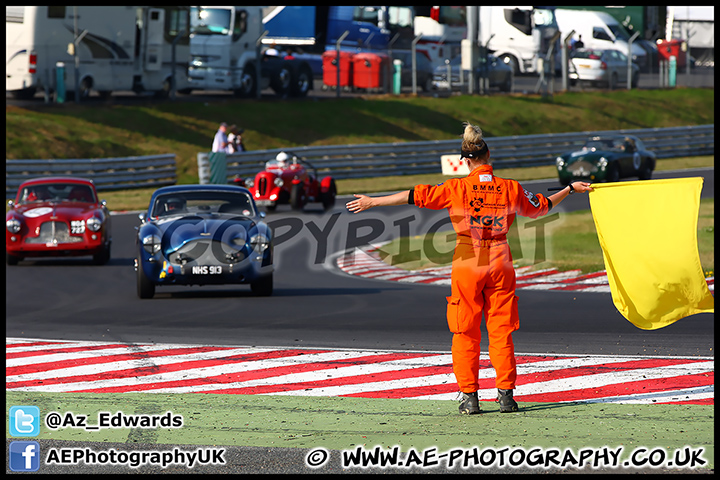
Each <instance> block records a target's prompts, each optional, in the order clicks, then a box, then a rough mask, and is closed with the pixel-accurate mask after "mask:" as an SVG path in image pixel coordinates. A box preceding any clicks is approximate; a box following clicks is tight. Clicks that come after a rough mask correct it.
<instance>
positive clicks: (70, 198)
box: [5, 177, 112, 265]
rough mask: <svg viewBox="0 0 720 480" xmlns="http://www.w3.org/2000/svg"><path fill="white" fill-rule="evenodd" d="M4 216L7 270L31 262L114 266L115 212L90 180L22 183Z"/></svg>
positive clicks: (56, 178) (62, 179)
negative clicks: (87, 258) (68, 260)
mask: <svg viewBox="0 0 720 480" xmlns="http://www.w3.org/2000/svg"><path fill="white" fill-rule="evenodd" d="M8 205H9V206H10V209H9V210H8V212H7V213H6V214H5V258H6V261H7V264H8V265H17V263H18V262H19V261H20V260H22V259H24V258H26V257H64V256H83V255H92V257H93V261H94V262H95V263H96V264H98V265H101V264H104V263H107V262H108V260H110V247H111V243H112V236H111V230H110V223H111V222H110V212H109V211H108V209H107V207H106V205H105V201H104V200H98V196H97V191H96V190H95V185H94V184H93V182H92V181H91V180H87V179H84V178H77V177H40V178H34V179H32V180H27V181H25V182H23V183H22V184H21V185H20V187H19V188H18V192H17V196H16V197H15V200H14V201H13V200H10V201H8Z"/></svg>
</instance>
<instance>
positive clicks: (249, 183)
mask: <svg viewBox="0 0 720 480" xmlns="http://www.w3.org/2000/svg"><path fill="white" fill-rule="evenodd" d="M245 186H246V187H248V188H252V187H254V186H255V180H253V179H252V178H246V179H245Z"/></svg>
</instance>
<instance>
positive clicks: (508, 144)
mask: <svg viewBox="0 0 720 480" xmlns="http://www.w3.org/2000/svg"><path fill="white" fill-rule="evenodd" d="M609 134H626V135H635V136H637V137H638V138H640V139H641V140H642V141H643V142H645V146H646V147H647V148H648V149H649V150H652V151H653V152H655V154H656V155H657V157H658V158H673V157H691V156H698V155H713V154H714V153H715V125H714V124H713V125H702V126H693V127H672V128H651V129H633V130H607V131H594V132H577V133H554V134H541V135H522V136H511V137H488V138H487V139H486V140H487V142H488V145H489V146H490V150H491V152H492V158H493V166H494V167H495V168H496V169H500V168H518V167H532V166H541V165H554V164H555V158H556V157H557V156H558V155H560V154H562V153H565V152H567V151H569V150H573V149H575V148H577V147H579V146H581V145H582V144H583V143H584V142H585V140H586V139H587V138H588V137H589V136H592V135H609ZM281 151H291V152H293V153H295V154H296V155H298V156H300V157H301V158H303V159H305V160H307V161H308V162H310V163H311V164H312V165H313V166H314V167H315V168H316V169H317V170H318V174H319V175H332V176H333V178H335V179H346V178H364V177H382V176H393V175H417V174H423V173H442V169H441V166H440V157H441V156H442V155H446V154H452V153H458V155H459V153H460V140H459V138H458V139H457V140H439V141H429V142H412V143H381V144H368V145H342V146H338V145H333V146H320V147H287V148H280V149H272V150H260V151H250V152H241V153H233V154H228V155H227V166H226V168H227V181H228V182H230V181H232V179H233V178H234V177H235V176H240V177H242V178H246V177H249V176H254V175H255V174H256V173H257V172H258V171H259V170H262V169H263V167H264V164H265V162H266V161H268V160H270V159H272V158H275V156H276V155H277V154H278V153H279V152H281ZM197 159H198V168H200V169H203V168H204V169H207V168H209V167H208V165H209V160H208V154H207V153H198V156H197ZM206 178H207V177H206ZM201 181H202V178H201ZM206 181H207V180H206Z"/></svg>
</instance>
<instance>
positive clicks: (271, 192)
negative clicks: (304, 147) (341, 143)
mask: <svg viewBox="0 0 720 480" xmlns="http://www.w3.org/2000/svg"><path fill="white" fill-rule="evenodd" d="M235 183H236V184H237V185H242V186H245V187H247V188H248V190H250V193H252V196H253V199H254V200H255V203H256V204H257V205H258V206H261V207H265V208H266V209H267V210H269V211H273V210H275V208H276V207H277V206H278V205H282V204H288V203H289V204H290V206H291V207H292V208H293V210H302V209H303V208H304V207H305V205H306V204H308V203H311V202H320V203H322V205H323V208H324V209H325V210H329V209H330V208H332V207H333V205H335V197H336V195H337V188H336V186H335V180H333V178H332V177H329V176H328V177H324V178H323V179H322V180H319V179H318V176H317V170H316V169H315V167H313V166H312V164H310V162H308V161H306V160H303V159H301V158H299V157H298V156H297V155H295V154H294V153H285V152H280V153H278V154H277V156H276V157H275V158H274V159H272V160H270V161H268V162H267V163H266V164H265V170H263V171H261V172H258V173H257V174H256V175H255V177H254V178H247V179H242V178H236V179H235Z"/></svg>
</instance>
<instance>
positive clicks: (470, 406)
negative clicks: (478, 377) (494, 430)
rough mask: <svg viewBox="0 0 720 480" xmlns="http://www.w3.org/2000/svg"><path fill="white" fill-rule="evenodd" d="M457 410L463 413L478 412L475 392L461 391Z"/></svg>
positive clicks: (472, 413) (478, 407)
mask: <svg viewBox="0 0 720 480" xmlns="http://www.w3.org/2000/svg"><path fill="white" fill-rule="evenodd" d="M459 410H460V413H462V414H463V415H474V414H476V413H480V405H479V404H478V396H477V392H471V393H465V392H463V394H462V400H461V401H460V408H459Z"/></svg>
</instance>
